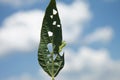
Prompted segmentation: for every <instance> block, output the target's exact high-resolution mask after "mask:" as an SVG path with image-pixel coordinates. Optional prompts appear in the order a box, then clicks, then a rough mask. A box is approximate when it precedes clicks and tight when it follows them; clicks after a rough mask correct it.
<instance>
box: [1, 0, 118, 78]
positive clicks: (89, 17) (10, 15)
mask: <svg viewBox="0 0 120 80" xmlns="http://www.w3.org/2000/svg"><path fill="white" fill-rule="evenodd" d="M48 3H49V1H48V0H26V1H25V2H24V0H0V80H38V79H39V80H50V77H48V75H47V74H46V73H44V72H43V70H42V69H41V67H40V66H39V64H38V61H37V48H38V44H39V40H40V34H39V33H40V29H41V23H42V19H43V16H44V10H45V8H46V7H47V5H48ZM119 4H120V1H119V0H99V1H96V0H57V7H58V11H59V14H60V18H61V22H62V30H63V39H64V40H65V41H66V42H67V46H66V48H65V49H64V52H65V63H66V64H65V67H64V69H63V70H62V71H61V72H60V74H59V75H58V77H56V80H74V79H76V80H119V79H120V68H119V67H120V53H119V52H120V49H119V48H120V43H119V41H120V37H119V35H120V27H119V26H120V23H119V21H120V5H119Z"/></svg>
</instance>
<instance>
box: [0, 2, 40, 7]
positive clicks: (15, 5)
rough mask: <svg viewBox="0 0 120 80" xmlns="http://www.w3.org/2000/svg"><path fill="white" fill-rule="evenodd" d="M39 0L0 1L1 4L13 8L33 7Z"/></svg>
mask: <svg viewBox="0 0 120 80" xmlns="http://www.w3.org/2000/svg"><path fill="white" fill-rule="evenodd" d="M38 1H39V0H0V3H1V4H5V5H10V6H13V7H22V6H27V5H33V4H34V3H36V2H38Z"/></svg>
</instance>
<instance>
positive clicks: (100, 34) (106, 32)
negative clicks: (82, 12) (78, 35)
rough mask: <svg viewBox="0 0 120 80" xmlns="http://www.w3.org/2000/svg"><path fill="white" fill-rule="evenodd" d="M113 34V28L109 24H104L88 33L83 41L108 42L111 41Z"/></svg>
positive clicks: (88, 42)
mask: <svg viewBox="0 0 120 80" xmlns="http://www.w3.org/2000/svg"><path fill="white" fill-rule="evenodd" d="M113 34H114V33H113V29H112V28H111V27H109V26H105V27H102V28H98V29H96V30H95V31H94V32H92V33H90V34H88V35H87V36H86V37H85V39H84V40H83V42H84V43H87V44H90V43H94V42H102V43H108V42H110V41H111V39H112V37H113Z"/></svg>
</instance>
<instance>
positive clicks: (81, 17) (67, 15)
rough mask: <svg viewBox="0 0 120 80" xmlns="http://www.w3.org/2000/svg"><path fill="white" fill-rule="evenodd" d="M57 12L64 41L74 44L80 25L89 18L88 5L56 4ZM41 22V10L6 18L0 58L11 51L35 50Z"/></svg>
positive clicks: (1, 35)
mask: <svg viewBox="0 0 120 80" xmlns="http://www.w3.org/2000/svg"><path fill="white" fill-rule="evenodd" d="M58 10H59V14H60V17H61V21H62V24H63V25H62V26H63V38H64V40H65V41H66V42H67V43H69V42H76V40H77V39H78V37H79V36H80V33H81V31H82V27H83V26H82V24H84V23H85V22H87V21H88V20H89V19H90V17H91V14H90V11H89V6H88V4H86V3H85V2H79V1H76V2H74V3H73V4H70V5H67V4H64V3H58ZM42 20H43V11H41V10H31V11H27V12H25V11H23V12H18V13H15V14H13V15H11V16H10V17H8V18H6V19H5V20H4V21H3V25H2V28H0V56H3V55H5V53H6V52H10V51H12V50H19V51H30V50H33V49H35V48H37V47H38V44H39V37H40V29H41V24H42ZM71 32H72V33H71Z"/></svg>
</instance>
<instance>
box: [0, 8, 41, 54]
mask: <svg viewBox="0 0 120 80" xmlns="http://www.w3.org/2000/svg"><path fill="white" fill-rule="evenodd" d="M42 18H43V12H42V11H39V10H34V11H29V12H18V13H16V14H13V15H12V16H10V17H8V18H7V19H6V20H5V21H4V23H3V26H2V28H0V56H2V55H4V54H5V53H6V52H9V51H12V50H19V51H29V50H31V49H34V48H37V47H38V43H39V34H40V26H41V23H42Z"/></svg>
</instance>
